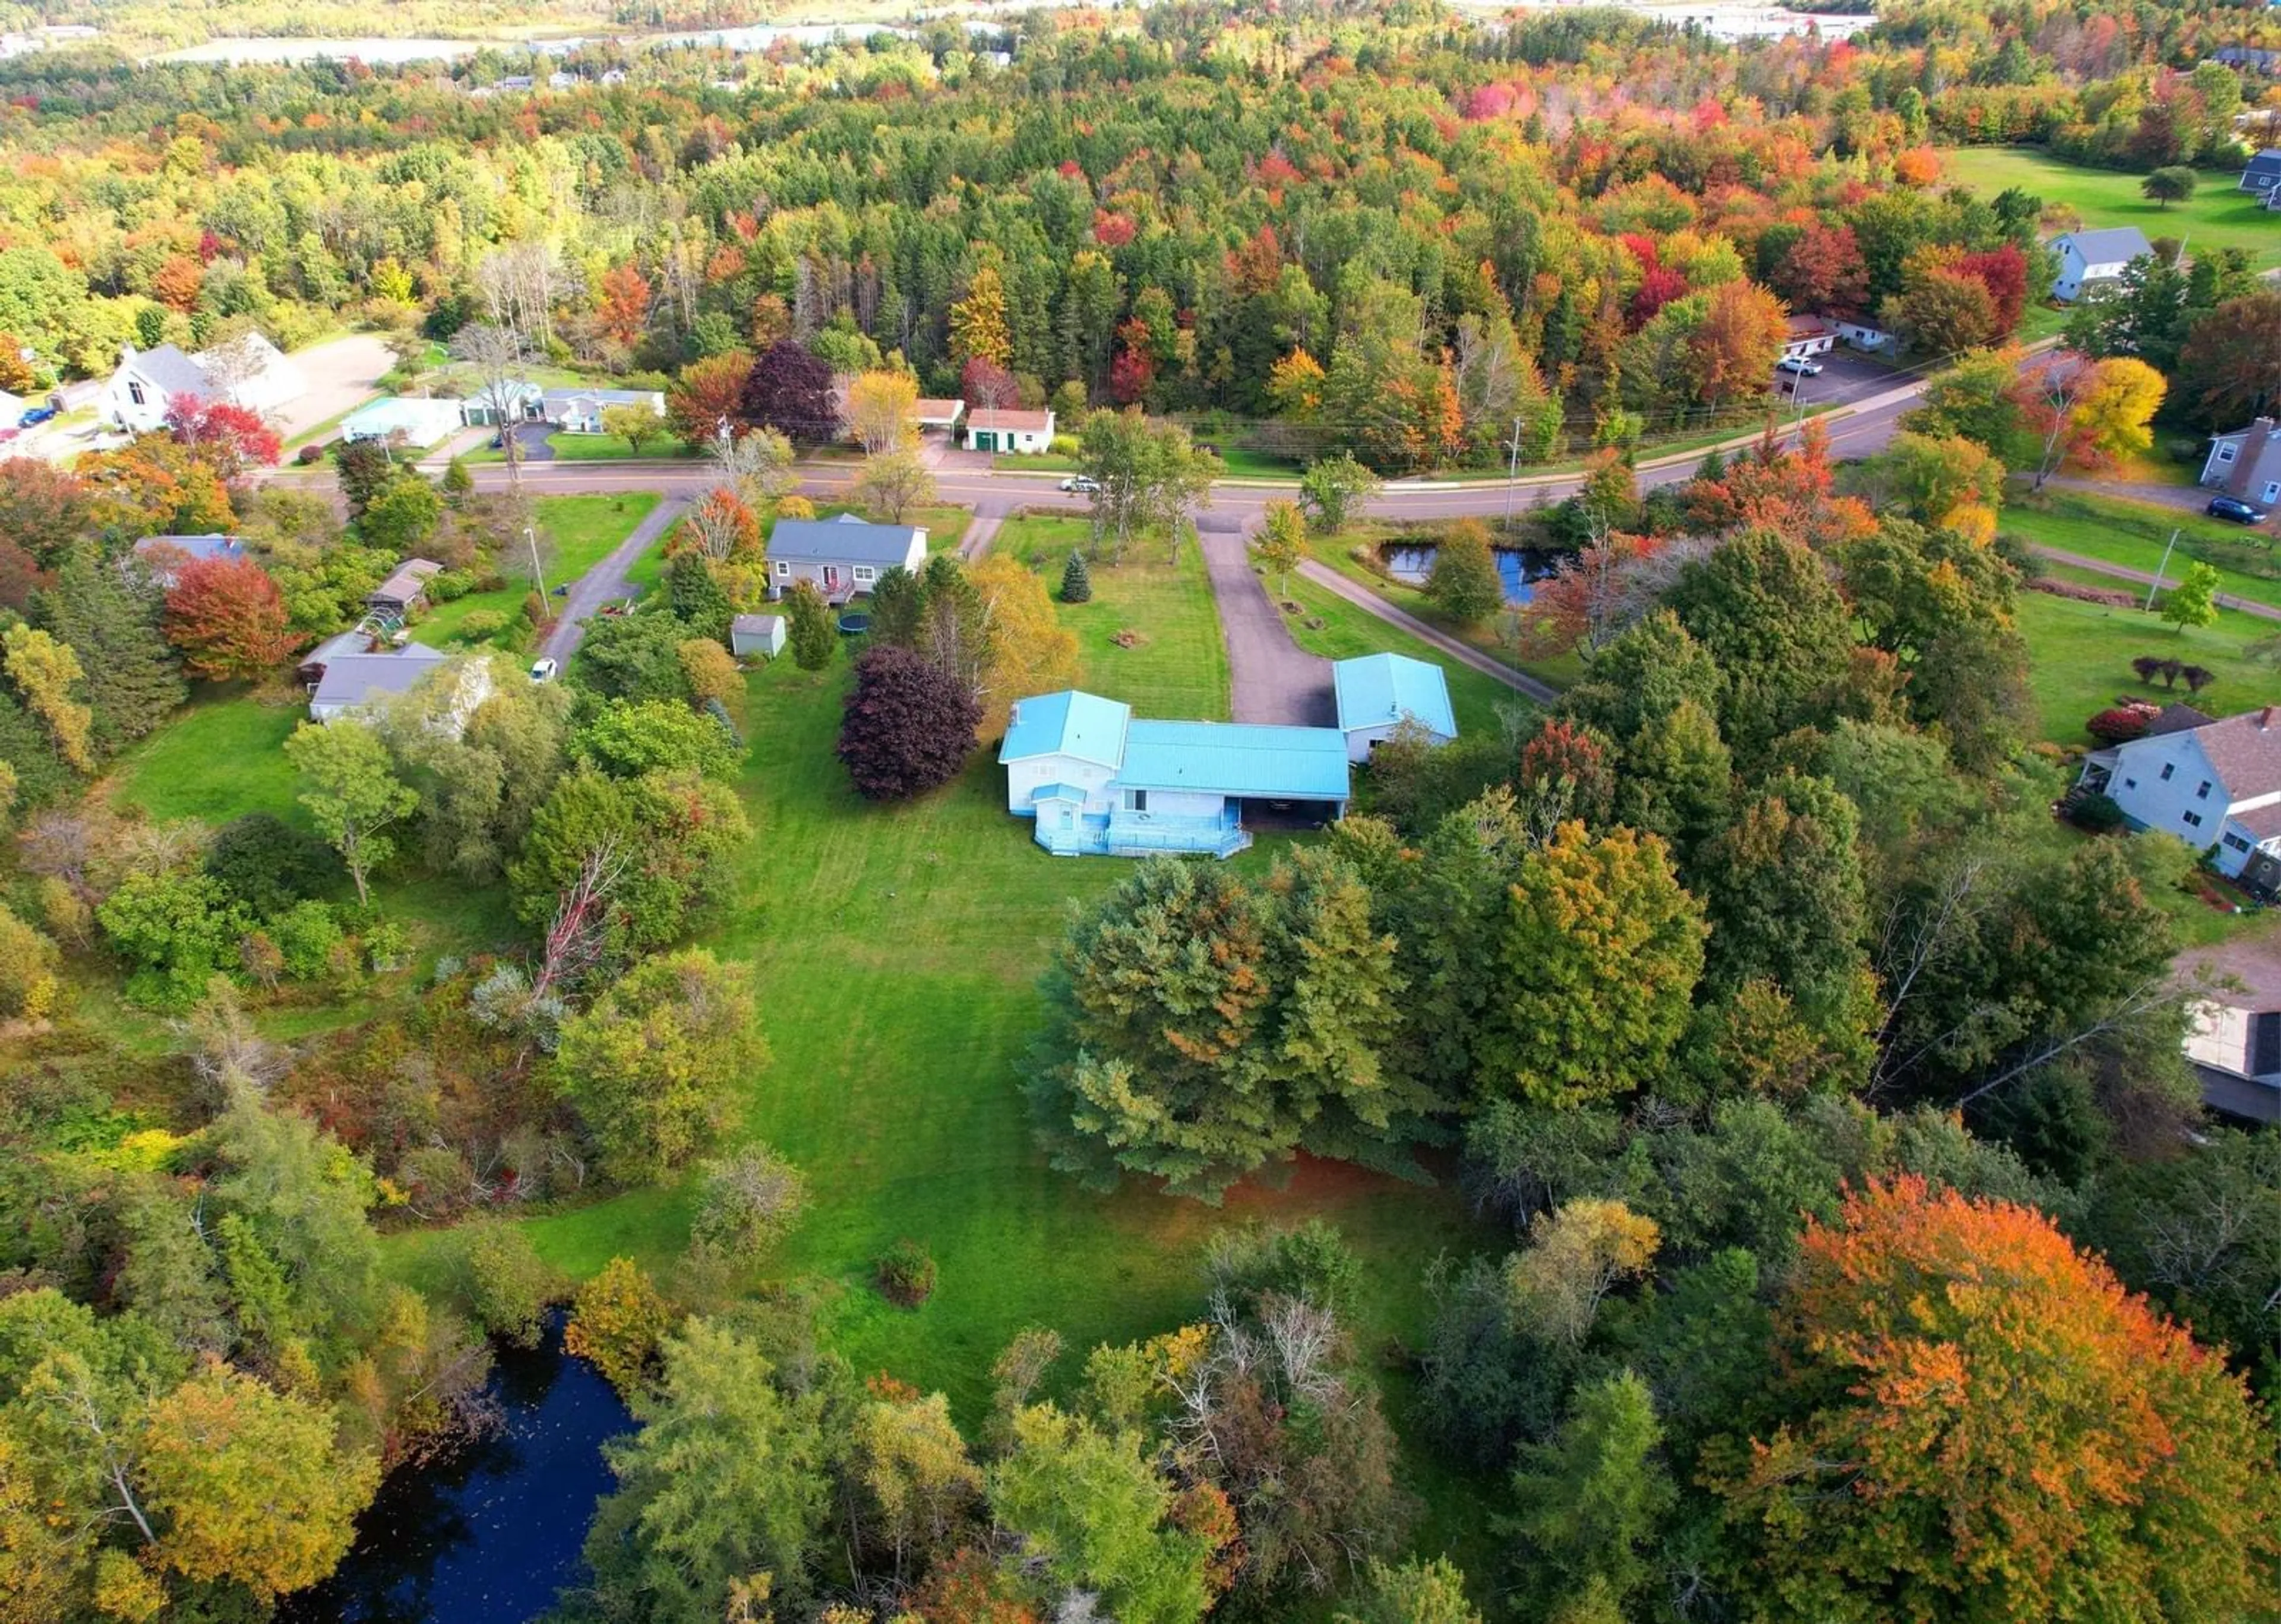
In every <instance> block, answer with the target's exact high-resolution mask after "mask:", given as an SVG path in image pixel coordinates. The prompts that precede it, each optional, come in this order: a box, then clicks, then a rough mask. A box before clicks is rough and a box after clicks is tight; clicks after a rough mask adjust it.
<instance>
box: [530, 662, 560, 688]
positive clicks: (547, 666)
mask: <svg viewBox="0 0 2281 1624" xmlns="http://www.w3.org/2000/svg"><path fill="white" fill-rule="evenodd" d="M555 669H556V667H555V664H554V661H552V660H550V659H544V658H542V659H538V660H534V661H531V663H530V680H531V681H533V682H535V683H551V682H553V680H554V672H555Z"/></svg>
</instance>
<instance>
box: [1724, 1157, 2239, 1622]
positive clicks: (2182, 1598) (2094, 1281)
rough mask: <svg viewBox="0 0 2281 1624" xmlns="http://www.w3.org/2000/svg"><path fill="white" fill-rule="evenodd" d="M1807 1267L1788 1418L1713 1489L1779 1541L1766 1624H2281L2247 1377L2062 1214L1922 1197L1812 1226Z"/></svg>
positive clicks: (1779, 1319) (1767, 1564) (1890, 1200)
mask: <svg viewBox="0 0 2281 1624" xmlns="http://www.w3.org/2000/svg"><path fill="white" fill-rule="evenodd" d="M1799 1254H1800V1256H1799V1261H1798V1268H1797V1271H1796V1272H1795V1273H1794V1275H1793V1276H1792V1278H1791V1280H1790V1285H1789V1288H1788V1289H1787V1291H1786V1293H1785V1297H1784V1302H1783V1304H1782V1309H1781V1311H1780V1312H1779V1313H1778V1314H1777V1316H1776V1323H1777V1324H1778V1325H1780V1326H1782V1327H1783V1330H1782V1335H1781V1342H1780V1346H1779V1348H1778V1349H1777V1362H1776V1364H1775V1378H1774V1380H1775V1386H1774V1388H1773V1390H1772V1392H1771V1394H1770V1398H1771V1400H1772V1402H1773V1404H1774V1405H1775V1414H1776V1415H1777V1416H1779V1417H1780V1421H1779V1424H1778V1425H1776V1426H1775V1427H1772V1428H1771V1429H1770V1430H1769V1431H1768V1432H1767V1435H1764V1436H1761V1437H1754V1438H1752V1439H1751V1441H1750V1442H1749V1443H1748V1445H1747V1447H1744V1446H1742V1445H1741V1444H1740V1443H1739V1442H1735V1443H1733V1444H1731V1445H1729V1446H1723V1447H1722V1450H1721V1452H1722V1453H1723V1456H1724V1458H1723V1459H1719V1460H1716V1461H1714V1464H1713V1471H1712V1478H1713V1487H1714V1488H1715V1489H1717V1490H1718V1491H1719V1492H1720V1494H1721V1495H1722V1496H1723V1497H1724V1498H1725V1500H1726V1502H1727V1507H1728V1518H1729V1520H1730V1521H1732V1522H1733V1523H1734V1524H1736V1526H1738V1527H1741V1528H1743V1529H1745V1530H1747V1532H1748V1534H1749V1536H1750V1537H1751V1540H1752V1541H1753V1542H1754V1543H1755V1544H1756V1545H1757V1547H1758V1560H1757V1561H1756V1563H1754V1564H1753V1566H1752V1567H1751V1571H1750V1575H1749V1581H1748V1582H1749V1588H1750V1591H1751V1597H1752V1600H1753V1603H1754V1607H1755V1615H1756V1616H1758V1617H1759V1618H1762V1619H1767V1620H1799V1621H1800V1624H1804V1621H1805V1620H1812V1621H1813V1624H1872V1621H1873V1620H1876V1621H1880V1624H1882V1621H1883V1620H1893V1619H1937V1618H1965V1617H1970V1618H1973V1619H1976V1620H2004V1621H2007V1624H2011V1621H2016V1624H2031V1621H2035V1624H2040V1621H2041V1620H2050V1619H2058V1618H2086V1619H2087V1618H2094V1617H2096V1618H2105V1619H2186V1618H2192V1619H2206V1620H2225V1619H2244V1618H2252V1617H2262V1616H2265V1615H2267V1614H2269V1613H2270V1612H2273V1611H2274V1609H2275V1608H2276V1606H2277V1605H2281V1589H2277V1587H2276V1584H2275V1581H2274V1576H2273V1575H2274V1565H2275V1563H2276V1561H2277V1559H2281V1482H2277V1479H2276V1477H2275V1473H2274V1469H2273V1442H2272V1439H2271V1438H2270V1437H2269V1435H2267V1434H2266V1433H2265V1431H2264V1429H2263V1427H2262V1425H2261V1422H2260V1419H2259V1417H2258V1414H2257V1412H2256V1411H2255V1410H2254V1408H2253V1407H2252V1404H2251V1403H2250V1400H2249V1397H2248V1395H2247V1392H2246V1389H2245V1388H2244V1386H2243V1384H2242V1382H2241V1381H2240V1380H2239V1379H2238V1378H2237V1377H2235V1376H2234V1375H2232V1374H2231V1373H2229V1372H2228V1371H2227V1370H2226V1368H2225V1366H2224V1364H2223V1362H2222V1361H2221V1360H2220V1359H2219V1358H2218V1357H2216V1356H2215V1354H2213V1353H2211V1352H2209V1351H2208V1349H2203V1348H2200V1347H2198V1346H2197V1345H2196V1344H2195V1343H2194V1342H2193V1341H2192V1338H2191V1337H2189V1336H2188V1335H2187V1334H2186V1333H2185V1332H2184V1330H2183V1329H2181V1328H2180V1327H2179V1326H2177V1325H2175V1324H2173V1323H2171V1322H2170V1321H2169V1320H2167V1319H2160V1318H2158V1317H2157V1316H2156V1315H2155V1314H2154V1313H2153V1311H2151V1310H2149V1308H2148V1307H2147V1305H2146V1300H2145V1299H2144V1298H2142V1297H2138V1296H2134V1295H2131V1294H2130V1293H2129V1292H2127V1291H2125V1290H2124V1289H2123V1288H2122V1283H2121V1282H2120V1281H2118V1280H2116V1279H2115V1275H2114V1273H2113V1272H2112V1271H2111V1270H2109V1269H2108V1268H2107V1265H2106V1264H2105V1263H2103V1262H2102V1261H2100V1260H2099V1258H2097V1257H2093V1256H2092V1255H2090V1254H2087V1253H2084V1252H2080V1251H2077V1250H2076V1249H2075V1247H2074V1246H2073V1245H2071V1244H2070V1243H2069V1242H2068V1239H2067V1238H2066V1237H2065V1236H2064V1235H2062V1234H2061V1233H2060V1232H2059V1230H2058V1229H2057V1228H2056V1227H2055V1226H2053V1223H2052V1221H2051V1220H2050V1219H2049V1218H2045V1216H2044V1215H2043V1214H2042V1213H2040V1212H2037V1211H2036V1210H2034V1209H2033V1208H2030V1207H2024V1206H2017V1205H2014V1204H2013V1203H2008V1202H1999V1201H1990V1200H1985V1199H1983V1200H1977V1201H1972V1200H1967V1199H1966V1198H1965V1197H1964V1196H1962V1195H1959V1194H1957V1193H1956V1192H1955V1191H1954V1190H1952V1189H1942V1190H1940V1191H1938V1192H1935V1191H1933V1190H1932V1189H1930V1188H1929V1187H1927V1185H1926V1183H1925V1181H1924V1180H1923V1179H1921V1178H1917V1177H1914V1176H1911V1177H1906V1178H1902V1179H1896V1180H1894V1181H1893V1182H1892V1183H1891V1184H1880V1183H1872V1184H1871V1185H1869V1187H1867V1189H1866V1190H1864V1191H1863V1192H1861V1193H1860V1194H1859V1195H1853V1196H1852V1197H1850V1198H1849V1199H1848V1200H1847V1201H1846V1203H1844V1209H1843V1211H1842V1212H1841V1214H1840V1216H1839V1218H1838V1219H1837V1221H1836V1223H1835V1224H1833V1225H1824V1224H1821V1223H1819V1222H1811V1221H1810V1222H1809V1223H1808V1225H1807V1226H1806V1231H1805V1237H1804V1239H1803V1240H1802V1241H1800V1243H1799ZM2182 1604H2183V1605H2182Z"/></svg>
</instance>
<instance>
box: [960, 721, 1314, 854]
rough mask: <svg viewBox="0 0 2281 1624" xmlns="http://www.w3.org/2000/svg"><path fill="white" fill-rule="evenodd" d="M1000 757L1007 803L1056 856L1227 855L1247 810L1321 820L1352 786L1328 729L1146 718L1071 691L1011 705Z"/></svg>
mask: <svg viewBox="0 0 2281 1624" xmlns="http://www.w3.org/2000/svg"><path fill="white" fill-rule="evenodd" d="M998 760H999V761H1000V762H1001V763H1002V764H1003V765H1004V767H1005V769H1006V809H1007V810H1008V811H1009V812H1011V813H1012V814H1013V815H1014V816H1017V817H1026V818H1031V819H1033V820H1034V821H1035V824H1036V838H1037V842H1038V844H1039V845H1040V846H1042V847H1045V848H1046V849H1047V850H1048V851H1049V852H1051V853H1053V854H1054V855H1055V856H1057V857H1084V856H1109V857H1146V856H1151V855H1155V854H1156V853H1159V852H1199V853H1209V854H1210V855H1212V856H1215V857H1233V855H1235V854H1236V853H1238V852H1240V851H1241V850H1243V848H1244V847H1248V846H1249V845H1250V844H1251V831H1249V830H1248V829H1246V828H1245V827H1244V826H1243V815H1244V811H1245V808H1247V807H1250V808H1257V809H1258V810H1261V811H1264V812H1269V813H1272V815H1273V816H1277V817H1279V818H1295V819H1311V820H1313V821H1317V822H1323V821H1328V820H1330V819H1333V818H1337V817H1342V816H1345V813H1346V809H1347V800H1348V799H1349V795H1350V794H1351V793H1352V786H1351V785H1350V784H1349V780H1348V776H1347V767H1348V763H1347V741H1346V735H1344V734H1343V733H1342V732H1340V731H1338V730H1337V729H1336V728H1327V727H1269V726H1264V725H1260V724H1257V723H1241V722H1149V721H1146V720H1143V719H1140V718H1137V717H1135V716H1134V715H1133V708H1132V707H1131V706H1129V705H1124V704H1120V703H1118V702H1117V700H1104V699H1102V698H1101V697H1100V696H1099V695H1098V694H1092V693H1081V692H1078V691H1077V690H1075V689H1071V690H1068V691H1067V692H1061V693H1046V694H1040V695H1039V696H1037V697H1036V698H1034V699H1027V700H1021V701H1020V702H1018V703H1017V705H1016V706H1015V707H1014V715H1013V719H1012V721H1011V722H1010V723H1009V724H1008V726H1007V729H1006V741H1005V743H1004V744H1002V745H1001V746H999V750H998Z"/></svg>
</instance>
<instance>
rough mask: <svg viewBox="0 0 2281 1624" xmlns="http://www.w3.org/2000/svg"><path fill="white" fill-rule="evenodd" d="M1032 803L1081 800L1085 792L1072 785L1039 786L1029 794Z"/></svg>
mask: <svg viewBox="0 0 2281 1624" xmlns="http://www.w3.org/2000/svg"><path fill="white" fill-rule="evenodd" d="M1030 799H1031V800H1032V801H1039V800H1084V799H1085V792H1084V791H1083V790H1081V789H1079V788H1078V787H1077V786H1076V785H1073V784H1040V785H1038V787H1037V788H1036V789H1034V790H1032V791H1031V792H1030Z"/></svg>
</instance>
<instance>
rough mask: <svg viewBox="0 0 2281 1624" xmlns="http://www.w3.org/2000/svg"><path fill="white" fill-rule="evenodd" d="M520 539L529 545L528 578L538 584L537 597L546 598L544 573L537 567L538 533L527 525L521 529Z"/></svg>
mask: <svg viewBox="0 0 2281 1624" xmlns="http://www.w3.org/2000/svg"><path fill="white" fill-rule="evenodd" d="M522 538H523V540H524V541H526V542H528V543H530V578H531V579H532V580H534V581H536V582H537V583H538V595H539V597H540V598H542V599H544V598H545V596H546V572H545V570H544V569H542V568H539V565H538V532H537V531H536V530H532V529H531V528H530V526H529V525H528V524H526V525H524V526H523V527H522Z"/></svg>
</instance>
